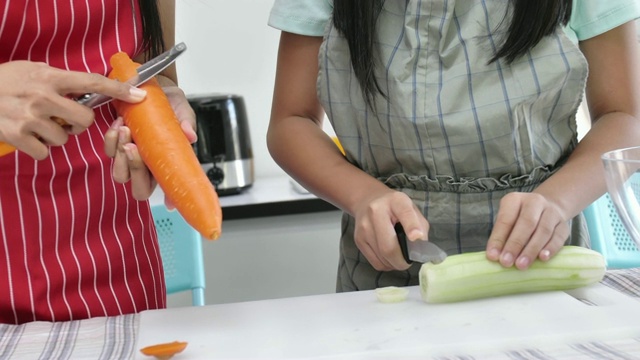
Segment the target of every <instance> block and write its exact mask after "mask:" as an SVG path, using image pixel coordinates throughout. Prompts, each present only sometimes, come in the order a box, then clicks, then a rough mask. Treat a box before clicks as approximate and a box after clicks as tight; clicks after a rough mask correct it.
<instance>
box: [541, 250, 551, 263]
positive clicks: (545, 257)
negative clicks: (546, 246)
mask: <svg viewBox="0 0 640 360" xmlns="http://www.w3.org/2000/svg"><path fill="white" fill-rule="evenodd" d="M549 258H551V251H549V250H542V251H541V252H540V260H544V261H547V260H549Z"/></svg>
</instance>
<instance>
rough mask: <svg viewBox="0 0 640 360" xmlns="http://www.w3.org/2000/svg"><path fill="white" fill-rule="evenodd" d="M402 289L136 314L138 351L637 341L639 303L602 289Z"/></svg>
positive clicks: (238, 354) (372, 350) (244, 352)
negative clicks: (428, 292) (439, 297)
mask: <svg viewBox="0 0 640 360" xmlns="http://www.w3.org/2000/svg"><path fill="white" fill-rule="evenodd" d="M257 276H260V275H259V274H257ZM409 290H410V294H409V297H408V299H407V300H406V301H404V302H400V303H394V304H383V303H380V302H378V301H377V300H376V298H375V295H374V292H373V291H357V292H351V293H341V294H327V295H317V296H307V297H297V298H286V299H277V300H265V301H254V302H244V303H232V304H222V305H209V306H204V307H183V308H172V309H166V310H153V311H144V312H142V313H141V315H140V316H141V319H140V328H139V332H138V334H139V335H138V343H137V347H138V348H140V347H143V346H147V345H151V344H157V343H161V342H171V341H176V340H179V341H187V342H188V343H189V345H188V347H187V349H186V350H185V351H184V352H183V353H181V354H180V358H181V359H185V360H186V359H213V358H220V359H231V358H270V359H276V358H323V359H371V358H375V357H378V358H403V357H407V356H408V357H413V358H427V357H428V358H432V357H436V356H438V355H442V356H445V357H447V356H455V357H457V356H456V355H460V356H461V357H462V355H473V357H476V356H482V355H483V354H486V353H495V352H501V351H506V352H508V351H509V350H513V349H540V350H546V349H547V348H550V350H552V349H554V346H563V345H566V346H570V345H572V344H575V343H577V342H590V341H607V340H615V339H633V338H635V337H637V336H638V334H639V333H640V321H639V316H640V315H638V314H640V312H639V309H640V302H638V301H637V300H636V299H634V298H631V297H628V296H626V295H623V294H622V293H620V292H617V291H615V290H613V289H611V288H609V287H607V286H605V285H602V284H595V285H592V286H590V287H587V288H583V289H578V290H574V291H571V292H562V291H552V292H543V293H533V294H520V295H513V296H504V297H497V298H489V299H482V300H475V301H469V302H461V303H453V304H425V303H424V302H422V300H421V299H420V295H419V291H418V288H417V287H410V288H409ZM221 291H223V290H222V289H221ZM569 293H570V294H569ZM579 299H587V300H588V301H589V302H590V303H589V304H587V303H585V302H583V301H580V300H579ZM632 343H633V341H632ZM635 344H636V346H637V344H638V343H637V342H635ZM470 357H471V356H470ZM559 357H561V356H559ZM143 358H144V356H142V355H141V354H140V353H137V354H136V359H143ZM505 358H507V357H505ZM545 358H554V357H552V356H549V357H545Z"/></svg>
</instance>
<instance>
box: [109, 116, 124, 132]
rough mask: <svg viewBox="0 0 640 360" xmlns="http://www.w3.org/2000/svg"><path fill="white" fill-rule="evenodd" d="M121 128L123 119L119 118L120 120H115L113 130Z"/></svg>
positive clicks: (112, 124) (112, 125)
mask: <svg viewBox="0 0 640 360" xmlns="http://www.w3.org/2000/svg"><path fill="white" fill-rule="evenodd" d="M120 126H122V118H121V117H119V116H118V118H117V119H115V120H113V122H112V123H111V128H112V129H117V128H119V127H120Z"/></svg>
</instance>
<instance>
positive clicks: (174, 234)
mask: <svg viewBox="0 0 640 360" xmlns="http://www.w3.org/2000/svg"><path fill="white" fill-rule="evenodd" d="M151 212H152V213H153V220H154V222H155V225H156V231H157V233H158V242H159V243H160V253H161V255H162V263H163V267H164V277H165V283H166V287H167V294H173V293H177V292H182V291H187V290H191V291H192V300H193V305H196V306H202V305H204V304H205V296H204V289H205V275H204V274H205V270H204V260H203V254H202V237H201V236H200V234H199V233H198V232H197V231H196V230H195V229H194V228H192V227H191V226H190V225H189V224H188V223H187V222H186V221H185V220H184V219H183V218H182V216H181V215H180V213H179V212H177V211H169V210H168V209H167V208H166V207H165V206H164V205H154V206H152V207H151Z"/></svg>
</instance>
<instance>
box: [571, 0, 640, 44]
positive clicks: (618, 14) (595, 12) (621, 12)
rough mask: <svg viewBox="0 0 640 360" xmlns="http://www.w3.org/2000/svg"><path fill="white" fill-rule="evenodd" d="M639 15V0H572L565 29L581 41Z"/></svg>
mask: <svg viewBox="0 0 640 360" xmlns="http://www.w3.org/2000/svg"><path fill="white" fill-rule="evenodd" d="M639 17H640V0H573V9H572V13H571V20H569V24H568V25H567V28H566V29H565V31H566V32H567V34H568V35H569V37H571V38H572V39H573V40H574V41H575V40H577V41H582V40H587V39H590V38H592V37H594V36H598V35H600V34H603V33H605V32H607V31H609V30H611V29H613V28H616V27H618V26H620V25H622V24H624V23H626V22H629V21H632V20H635V19H637V18H639Z"/></svg>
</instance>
